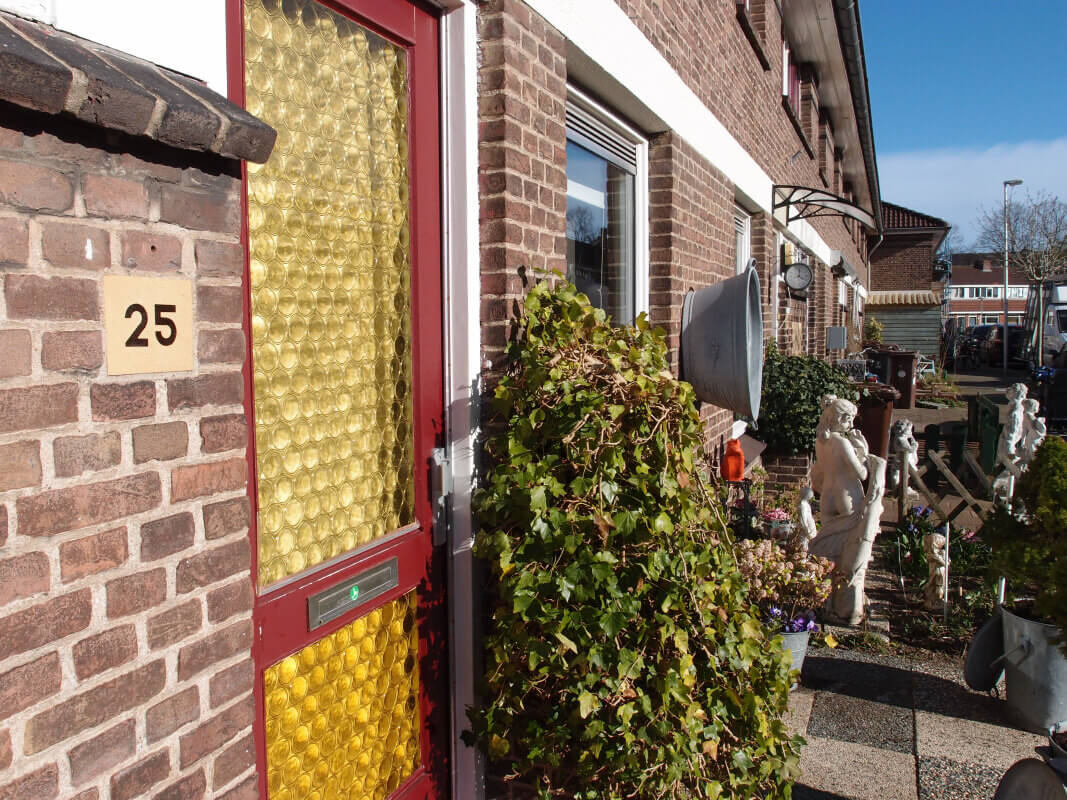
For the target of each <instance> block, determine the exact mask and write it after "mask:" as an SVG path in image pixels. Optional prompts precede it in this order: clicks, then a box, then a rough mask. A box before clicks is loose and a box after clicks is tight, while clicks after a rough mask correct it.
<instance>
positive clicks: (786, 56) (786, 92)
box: [782, 42, 800, 117]
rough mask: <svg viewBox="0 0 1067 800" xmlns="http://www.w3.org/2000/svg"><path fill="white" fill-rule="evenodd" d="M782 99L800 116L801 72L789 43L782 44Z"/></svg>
mask: <svg viewBox="0 0 1067 800" xmlns="http://www.w3.org/2000/svg"><path fill="white" fill-rule="evenodd" d="M782 98H783V99H784V100H786V101H787V102H788V103H789V107H790V108H791V109H793V113H794V114H795V115H796V116H797V117H799V116H800V70H799V69H797V65H796V63H795V62H794V61H793V56H792V52H791V51H790V49H789V42H782Z"/></svg>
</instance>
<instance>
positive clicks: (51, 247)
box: [41, 222, 111, 269]
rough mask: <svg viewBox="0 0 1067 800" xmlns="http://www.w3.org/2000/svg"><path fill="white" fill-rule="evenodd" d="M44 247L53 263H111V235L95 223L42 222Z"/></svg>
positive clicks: (102, 266)
mask: <svg viewBox="0 0 1067 800" xmlns="http://www.w3.org/2000/svg"><path fill="white" fill-rule="evenodd" d="M41 251H42V253H43V254H44V257H45V260H47V261H48V263H50V264H51V265H52V266H53V267H70V268H75V269H106V268H107V267H109V266H111V237H110V235H109V234H108V232H107V231H106V230H104V229H103V228H97V227H96V226H94V225H83V224H81V223H67V222H42V223H41Z"/></svg>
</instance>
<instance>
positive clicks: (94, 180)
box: [82, 175, 148, 219]
mask: <svg viewBox="0 0 1067 800" xmlns="http://www.w3.org/2000/svg"><path fill="white" fill-rule="evenodd" d="M82 196H83V197H84V198H85V210H86V212H87V213H88V214H89V216H91V217H105V218H107V219H112V218H114V217H119V218H125V219H147V218H148V189H146V188H145V185H144V183H142V182H141V181H131V180H128V179H126V178H116V177H114V176H112V175H86V176H85V177H84V178H83V179H82Z"/></svg>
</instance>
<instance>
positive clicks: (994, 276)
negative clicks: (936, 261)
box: [952, 259, 1030, 286]
mask: <svg viewBox="0 0 1067 800" xmlns="http://www.w3.org/2000/svg"><path fill="white" fill-rule="evenodd" d="M953 261H955V259H953ZM1029 284H1030V279H1029V278H1027V277H1026V273H1025V272H1024V271H1023V270H1021V269H1018V268H1016V267H1012V268H1011V269H1010V270H1008V285H1009V286H1028V285H1029ZM952 285H953V286H1003V285H1004V262H1003V261H1001V262H1000V264H997V263H996V262H993V267H992V268H991V269H978V268H977V267H973V266H967V267H964V266H956V264H955V263H953V265H952Z"/></svg>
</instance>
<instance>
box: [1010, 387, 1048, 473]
mask: <svg viewBox="0 0 1067 800" xmlns="http://www.w3.org/2000/svg"><path fill="white" fill-rule="evenodd" d="M1040 410H1041V404H1040V403H1039V402H1038V401H1037V400H1034V399H1033V398H1027V399H1026V400H1024V401H1023V435H1022V440H1021V441H1020V443H1019V446H1018V447H1017V448H1016V454H1017V459H1016V463H1017V464H1018V465H1019V468H1020V469H1023V470H1025V469H1027V468H1028V467H1029V466H1030V463H1031V462H1032V461H1033V460H1034V456H1035V455H1036V454H1037V448H1039V447H1040V446H1041V443H1042V442H1043V441H1045V436H1046V435H1047V434H1048V428H1046V427H1045V418H1044V417H1039V416H1038V415H1037V412H1038V411H1040Z"/></svg>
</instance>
